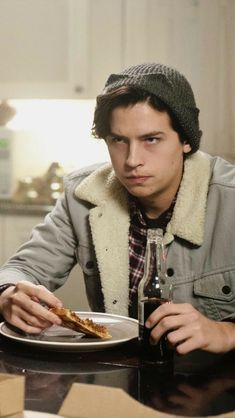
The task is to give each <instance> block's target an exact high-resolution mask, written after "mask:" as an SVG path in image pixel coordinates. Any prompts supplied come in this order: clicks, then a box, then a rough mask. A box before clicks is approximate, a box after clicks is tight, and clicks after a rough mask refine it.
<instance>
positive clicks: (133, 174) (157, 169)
mask: <svg viewBox="0 0 235 418" xmlns="http://www.w3.org/2000/svg"><path fill="white" fill-rule="evenodd" d="M110 131H111V133H110V135H109V136H108V138H107V141H106V142H107V146H108V150H109V154H110V158H111V161H112V165H113V168H114V171H115V174H116V176H117V178H118V179H119V181H120V182H121V183H122V184H123V186H124V187H125V188H126V189H127V190H128V192H129V193H130V194H132V195H133V196H136V197H137V198H139V200H140V201H141V202H142V203H143V204H144V206H146V205H148V204H150V205H154V204H156V205H158V202H161V204H162V203H163V202H164V200H165V201H166V204H168V201H169V200H170V199H171V200H172V199H173V197H174V195H175V193H176V191H177V189H178V186H179V184H180V181H181V177H182V171H183V153H184V152H189V151H190V149H191V148H190V145H188V144H182V143H181V142H180V139H179V135H178V134H177V132H175V131H174V130H173V128H172V127H171V123H170V118H169V115H168V114H167V113H166V112H159V111H158V110H156V109H154V108H153V107H151V106H150V105H149V104H148V103H147V102H140V103H137V104H135V105H130V106H128V107H122V106H120V107H117V108H115V109H114V110H113V111H112V114H111V120H110ZM159 199H160V200H159ZM163 204H164V203H163Z"/></svg>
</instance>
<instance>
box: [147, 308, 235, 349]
mask: <svg viewBox="0 0 235 418" xmlns="http://www.w3.org/2000/svg"><path fill="white" fill-rule="evenodd" d="M146 326H147V327H148V328H152V331H151V343H152V344H157V343H158V341H159V339H160V338H161V337H162V335H163V334H167V339H168V341H169V343H170V344H171V345H172V346H174V347H175V349H176V351H177V352H178V353H179V354H186V353H189V352H190V351H193V350H196V349H201V350H205V351H209V352H211V353H225V352H227V351H230V350H232V349H234V348H235V324H232V323H230V322H217V321H213V320H211V319H208V318H207V317H205V316H204V315H202V314H201V313H200V312H199V311H197V310H196V309H195V308H194V307H193V306H192V305H190V304H188V303H179V304H175V303H164V304H163V305H161V306H160V307H159V308H157V309H156V310H155V311H154V312H153V313H152V314H151V315H150V316H149V318H148V319H147V321H146Z"/></svg>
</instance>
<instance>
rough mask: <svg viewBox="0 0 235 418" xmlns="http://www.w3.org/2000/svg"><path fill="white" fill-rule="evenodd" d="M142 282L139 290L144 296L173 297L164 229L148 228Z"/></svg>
mask: <svg viewBox="0 0 235 418" xmlns="http://www.w3.org/2000/svg"><path fill="white" fill-rule="evenodd" d="M141 282H142V283H140V289H139V291H140V293H142V297H144V298H164V299H165V298H166V299H169V298H171V291H170V286H169V278H168V276H167V265H166V249H165V246H164V242H163V231H162V229H159V228H153V229H148V232H147V243H146V251H145V263H144V275H143V279H142V280H141Z"/></svg>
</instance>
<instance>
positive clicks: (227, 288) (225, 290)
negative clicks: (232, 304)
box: [222, 286, 231, 295]
mask: <svg viewBox="0 0 235 418" xmlns="http://www.w3.org/2000/svg"><path fill="white" fill-rule="evenodd" d="M222 292H223V293H224V294H225V295H228V294H229V293H230V292H231V289H230V287H229V286H223V287H222Z"/></svg>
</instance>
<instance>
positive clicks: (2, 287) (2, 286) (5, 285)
mask: <svg viewBox="0 0 235 418" xmlns="http://www.w3.org/2000/svg"><path fill="white" fill-rule="evenodd" d="M11 286H15V284H14V283H4V284H1V285H0V295H1V294H2V293H3V292H5V290H6V289H8V288H9V287H11Z"/></svg>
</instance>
